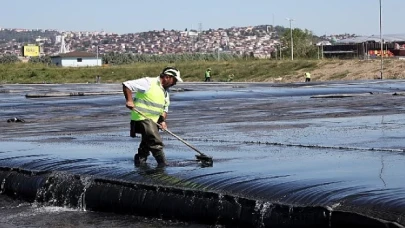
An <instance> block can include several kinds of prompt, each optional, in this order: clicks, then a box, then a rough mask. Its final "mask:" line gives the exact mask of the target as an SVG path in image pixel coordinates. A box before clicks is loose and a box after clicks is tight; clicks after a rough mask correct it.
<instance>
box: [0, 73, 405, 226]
mask: <svg viewBox="0 0 405 228" xmlns="http://www.w3.org/2000/svg"><path fill="white" fill-rule="evenodd" d="M120 90H121V85H118V84H83V85H80V84H78V85H3V86H1V87H0V91H2V92H1V93H0V100H1V103H0V129H1V135H0V167H3V169H6V170H7V172H9V171H10V170H9V168H14V169H15V170H24V172H25V171H27V170H29V171H33V172H49V171H51V172H53V173H54V172H58V173H68V174H74V175H79V176H80V177H82V178H84V179H86V178H85V177H90V178H91V177H94V178H102V179H108V180H114V181H122V182H126V183H136V184H143V185H146V186H167V187H170V188H173V189H183V190H187V191H188V190H190V191H197V192H210V193H215V194H218V195H219V196H220V197H219V200H220V201H221V199H222V198H221V197H222V196H232V197H235V199H248V200H253V201H256V202H257V205H256V207H255V210H257V211H258V214H259V215H260V214H261V215H262V218H259V219H262V220H261V221H258V222H257V224H259V225H257V226H263V227H265V226H266V224H267V223H266V222H267V220H266V219H265V215H267V214H271V211H270V209H271V208H277V206H274V205H283V206H286V207H288V208H290V209H289V210H291V211H290V212H288V213H290V214H292V215H293V214H294V213H293V212H292V211H293V210H296V208H316V207H321V208H323V209H324V210H326V211H327V212H329V213H331V214H332V216H328V215H325V217H327V220H328V221H327V223H329V224H327V225H328V226H332V227H339V225H340V223H339V221H343V220H344V219H346V220H345V222H347V223H350V222H351V223H350V224H355V223H354V222H353V221H352V220H353V219H352V220H350V219H348V218H349V217H350V216H353V215H361V216H364V217H365V218H370V219H378V221H379V222H381V221H382V223H383V224H391V225H395V226H398V227H402V226H404V225H405V182H404V181H403V180H404V168H405V157H404V155H405V153H404V149H405V140H404V137H405V115H404V114H403V112H404V108H405V97H404V96H402V95H401V93H402V92H403V91H405V81H363V82H361V81H359V82H339V83H333V82H329V83H310V84H304V83H297V84H265V83H231V84H221V83H207V84H204V83H194V84H192V83H183V84H180V85H178V86H177V88H175V89H173V91H172V93H171V95H172V96H171V98H172V102H171V104H172V105H171V107H170V113H169V117H168V125H169V129H170V130H171V131H172V132H174V133H176V134H177V135H179V136H180V137H182V138H183V139H185V140H186V141H188V142H189V143H191V144H192V145H193V146H195V147H196V148H198V149H199V150H200V151H202V152H204V153H206V154H208V155H210V156H212V157H213V158H214V165H213V167H209V168H204V167H201V164H199V163H198V162H196V161H195V159H194V155H195V154H196V153H195V152H194V151H193V150H192V149H190V148H188V147H187V146H185V145H184V144H182V143H181V142H179V141H178V140H176V139H174V138H173V137H171V136H170V135H168V134H166V133H162V136H163V138H164V141H165V144H166V149H165V152H166V156H167V158H168V162H169V166H168V167H166V168H163V169H161V168H157V167H156V163H155V161H154V159H153V158H152V157H150V159H149V160H148V166H146V167H135V166H134V164H133V160H132V159H133V155H134V153H135V151H136V148H137V145H138V143H139V138H135V139H132V138H130V137H129V128H128V127H129V111H128V110H127V109H126V108H125V101H124V98H123V95H120V94H114V93H116V92H117V91H118V92H119V91H120ZM77 92H81V93H82V94H79V95H78V94H77ZM58 93H59V94H65V95H66V94H69V93H73V95H71V96H62V95H61V96H53V97H51V96H46V94H48V95H49V94H58ZM86 93H88V94H89V95H86ZM97 93H99V94H102V95H97ZM27 94H31V95H32V94H37V95H38V94H39V95H43V97H41V96H38V98H27V97H26V95H27ZM106 94H110V95H106ZM14 117H17V118H21V119H24V120H25V122H24V123H19V122H7V120H8V119H10V118H14ZM7 175H8V174H7ZM0 181H1V178H0ZM85 182H86V181H82V183H83V185H84V186H86V183H85ZM6 185H7V184H6ZM89 185H91V184H89ZM5 188H6V187H4V184H3V186H2V187H1V188H0V191H1V192H2V193H4V195H8V194H6V193H7V191H6V190H5ZM2 197H4V196H2ZM17 198H18V197H17ZM37 198H38V196H36V199H37ZM3 201H4V200H3ZM0 202H2V200H0ZM220 205H221V204H220ZM269 205H270V206H269ZM272 205H273V206H272ZM85 206H86V205H79V206H77V207H76V208H73V209H72V208H71V207H64V208H69V209H66V210H67V211H70V210H72V211H73V212H67V211H65V212H61V215H60V216H62V217H63V218H64V219H65V218H67V219H65V220H63V221H64V224H65V227H69V225H72V224H74V222H75V219H74V218H73V217H75V216H71V217H70V215H69V213H73V214H81V216H79V217H82V218H84V220H83V221H80V222H81V223H82V224H87V225H88V222H89V217H91V216H92V215H94V214H88V213H90V212H86V209H88V208H85ZM25 207H27V208H28V209H26V210H22V212H21V213H28V212H29V211H37V210H45V211H46V209H47V208H48V209H49V207H43V209H37V207H36V206H35V202H34V204H33V203H30V204H29V206H27V205H26V206H25ZM83 207H84V208H83ZM3 208H5V210H0V214H2V219H1V220H0V223H3V224H8V225H9V226H10V227H13V226H19V225H21V226H25V225H26V226H28V225H27V224H29V223H31V222H32V221H31V220H30V219H29V216H28V217H24V216H22V217H21V218H20V219H22V224H16V223H15V222H14V220H13V219H12V217H10V216H11V215H12V214H14V212H13V211H14V210H15V208H8V207H3ZM44 208H45V209H44ZM50 208H51V209H53V207H50ZM58 208H60V207H58ZM55 210H57V211H59V210H61V209H55ZM32 213H34V212H32ZM52 213H53V212H49V211H48V212H46V213H43V212H39V215H37V216H39V218H41V219H45V222H46V221H47V218H46V217H47V215H49V214H52ZM334 213H335V214H336V216H335V218H336V217H337V218H342V219H340V220H338V221H335V220H333V219H331V218H333V214H334ZM96 215H97V216H101V218H104V217H105V216H110V215H104V214H103V215H100V214H97V213H96ZM346 215H347V216H346ZM122 216H124V215H122ZM304 217H305V216H304ZM8 218H10V219H8ZM36 218H38V217H36ZM24 219H26V220H24ZM114 219H115V218H114V217H113V216H112V217H111V221H115V220H114ZM125 219H128V218H125ZM125 219H124V220H125ZM131 219H132V218H131ZM303 220H305V218H304V219H303ZM309 220H310V218H308V221H309ZM24 221H25V223H24ZM107 221H109V220H108V219H107ZM125 221H127V220H125ZM129 221H130V220H129ZM159 221H160V220H159ZM159 221H149V222H146V223H144V224H149V225H150V224H151V223H153V222H159ZM218 221H221V220H220V219H218ZM348 221H350V222H348ZM359 221H360V220H359ZM48 222H51V220H49V221H48ZM140 222H141V223H140V224H141V225H140V226H142V224H143V223H142V218H141V219H140ZM198 223H199V222H197V223H193V224H192V225H190V224H184V223H176V222H173V224H166V226H172V225H173V227H187V226H189V227H199V225H198ZM220 223H221V222H218V224H220ZM341 223H344V222H341ZM24 224H25V225H24ZM331 224H332V225H331ZM336 224H339V225H336ZM34 226H37V227H40V226H41V224H34ZM124 226H125V222H124V225H123V226H122V227H124ZM160 226H161V224H160V223H157V224H155V226H151V227H160ZM162 226H164V225H162ZM98 227H111V226H110V225H108V223H107V224H104V225H103V224H101V225H100V226H98ZM320 227H321V226H320Z"/></svg>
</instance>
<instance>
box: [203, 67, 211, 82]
mask: <svg viewBox="0 0 405 228" xmlns="http://www.w3.org/2000/svg"><path fill="white" fill-rule="evenodd" d="M204 76H205V82H210V81H211V68H208V69H207V70H206V71H205V74H204Z"/></svg>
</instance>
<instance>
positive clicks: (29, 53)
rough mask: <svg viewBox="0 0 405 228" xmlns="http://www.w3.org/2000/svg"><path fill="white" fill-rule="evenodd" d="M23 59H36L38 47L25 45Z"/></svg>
mask: <svg viewBox="0 0 405 228" xmlns="http://www.w3.org/2000/svg"><path fill="white" fill-rule="evenodd" d="M22 54H23V56H24V57H37V56H39V46H38V45H27V46H24V47H23V53H22Z"/></svg>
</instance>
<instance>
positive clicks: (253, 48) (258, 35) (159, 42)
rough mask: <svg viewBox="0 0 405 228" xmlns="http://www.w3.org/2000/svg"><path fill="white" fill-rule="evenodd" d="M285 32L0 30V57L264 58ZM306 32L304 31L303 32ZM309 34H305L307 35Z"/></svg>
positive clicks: (267, 27) (266, 28) (315, 39)
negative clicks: (30, 51) (29, 49)
mask: <svg viewBox="0 0 405 228" xmlns="http://www.w3.org/2000/svg"><path fill="white" fill-rule="evenodd" d="M285 31H286V28H284V27H281V26H275V27H273V26H270V25H259V26H251V27H231V28H219V29H209V30H202V31H197V30H188V29H185V30H184V31H178V30H166V29H162V30H159V31H158V30H154V31H148V32H140V33H128V34H116V33H109V32H105V31H100V32H89V31H60V30H49V29H35V30H32V29H17V28H0V55H6V54H11V55H17V56H21V54H22V53H21V52H22V47H23V46H24V45H27V44H35V45H39V46H40V47H41V48H40V50H41V55H55V54H58V53H60V52H61V48H62V45H63V48H65V51H67V52H69V51H84V52H91V53H96V52H97V48H98V53H99V54H101V55H102V54H104V53H109V52H118V53H129V54H151V55H162V54H176V53H217V52H224V53H230V54H241V55H242V54H246V53H249V54H253V55H254V56H256V57H262V58H266V57H269V56H270V55H271V53H272V52H274V51H275V50H276V49H278V48H280V47H283V46H284V44H283V40H282V35H283V33H285ZM305 31H307V30H305ZM308 32H309V31H308ZM353 36H355V35H354V34H353V35H350V34H344V35H338V36H323V37H317V36H313V42H314V44H316V43H317V42H321V41H323V42H325V41H326V42H328V41H333V40H334V39H335V40H336V39H342V38H348V37H353Z"/></svg>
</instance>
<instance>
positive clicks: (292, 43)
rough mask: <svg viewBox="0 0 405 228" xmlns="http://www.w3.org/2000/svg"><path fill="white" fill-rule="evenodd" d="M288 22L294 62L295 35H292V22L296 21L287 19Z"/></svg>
mask: <svg viewBox="0 0 405 228" xmlns="http://www.w3.org/2000/svg"><path fill="white" fill-rule="evenodd" d="M286 20H287V21H289V22H290V37H291V60H294V41H293V33H292V26H291V22H292V21H294V19H291V18H286Z"/></svg>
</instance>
